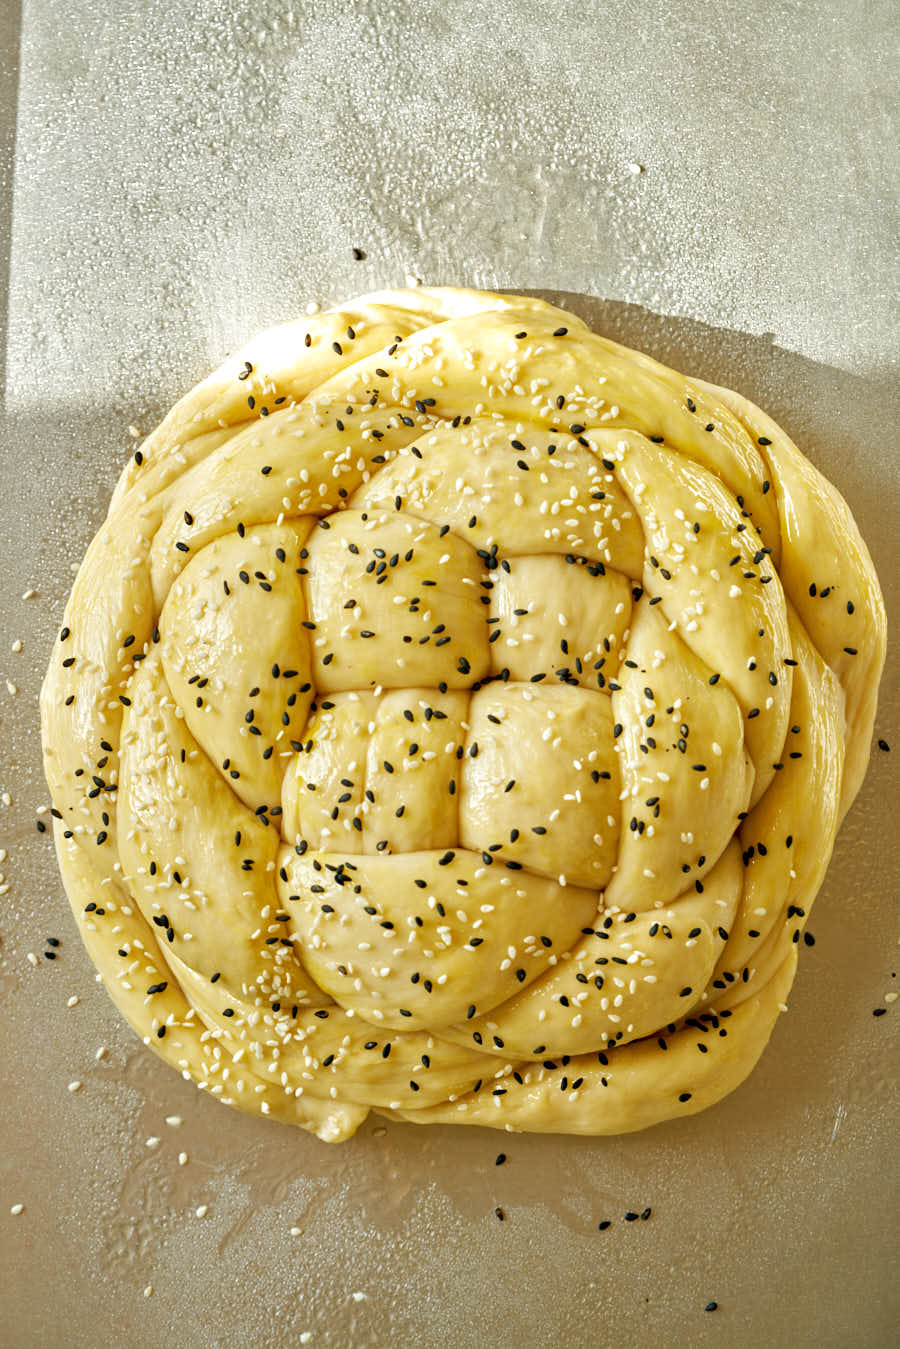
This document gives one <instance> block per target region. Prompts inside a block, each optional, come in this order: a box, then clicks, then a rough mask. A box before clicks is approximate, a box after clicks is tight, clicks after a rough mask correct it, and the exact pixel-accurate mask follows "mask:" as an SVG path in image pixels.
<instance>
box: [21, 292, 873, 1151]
mask: <svg viewBox="0 0 900 1349" xmlns="http://www.w3.org/2000/svg"><path fill="white" fill-rule="evenodd" d="M884 645H885V618H884V609H883V605H882V600H881V594H880V591H879V587H878V582H877V579H876V576H875V573H874V571H873V568H872V563H871V560H870V558H869V554H868V552H867V550H866V547H865V545H864V543H863V542H862V540H861V538H860V536H859V532H858V530H857V528H856V526H855V524H854V521H853V518H852V516H851V514H850V512H849V510H848V508H847V506H846V504H845V502H844V501H843V499H842V498H841V496H840V495H839V493H838V492H837V491H836V490H835V488H834V487H832V486H831V485H830V484H829V483H827V482H826V481H825V480H824V479H823V478H822V477H821V475H820V474H819V473H818V472H817V471H816V470H815V469H814V468H813V467H812V465H811V464H810V463H809V462H808V461H807V460H806V459H805V458H804V457H803V456H802V455H801V454H800V452H799V451H798V450H797V448H796V447H795V446H794V445H793V444H792V443H791V441H790V440H789V439H788V438H787V436H786V435H785V434H784V433H783V432H782V431H781V430H780V429H779V428H778V427H777V426H776V425H775V424H774V423H773V422H772V421H771V420H770V419H769V418H768V417H766V416H765V414H764V413H762V412H761V411H759V409H758V408H756V407H754V406H753V405H752V404H751V403H749V402H747V401H746V400H745V399H743V398H741V397H739V396H738V395H736V394H733V393H730V392H728V391H727V390H724V389H718V388H714V387H713V386H711V385H708V384H704V383H703V382H701V381H699V380H691V379H688V378H685V377H684V376H682V375H680V374H677V373H675V372H674V371H672V370H669V369H667V368H666V367H664V366H661V365H659V364H657V363H656V362H655V361H653V360H651V359H650V358H649V357H648V356H645V355H642V354H640V353H638V352H634V351H629V350H627V349H625V348H623V347H620V346H617V345H616V344H615V343H613V342H610V341H608V340H606V339H604V338H602V337H600V336H597V335H596V334H594V333H592V332H590V331H589V330H588V329H587V328H586V327H585V325H584V324H583V323H582V322H581V320H580V319H578V318H576V317H575V316H574V315H572V314H568V313H566V312H564V311H562V310H559V309H555V308H552V307H551V306H549V305H547V304H545V303H543V302H541V301H538V300H532V299H526V298H522V297H515V296H502V295H495V294H490V293H485V292H476V291H466V290H453V289H437V290H426V289H422V290H409V291H393V292H384V293H380V294H377V295H370V296H364V297H362V298H361V299H358V300H354V301H352V302H350V303H349V304H347V305H346V306H344V307H343V308H342V309H340V310H335V311H332V312H330V313H326V314H321V315H317V316H315V317H312V318H309V319H304V320H301V321H299V322H295V323H289V324H286V325H284V326H282V327H279V328H276V329H273V330H271V331H269V332H267V333H264V334H262V335H261V336H260V337H258V338H256V339H255V340H254V341H252V342H251V343H250V344H249V345H248V346H247V347H246V348H245V349H244V350H243V351H241V352H239V353H238V354H237V355H236V356H235V357H233V358H231V359H230V360H228V361H226V363H225V364H224V365H223V366H222V368H221V369H220V370H219V371H217V372H216V373H215V374H214V375H211V376H210V377H209V378H208V379H206V380H205V381H204V382H203V383H202V384H200V385H199V386H198V387H197V388H196V389H194V390H193V392H192V393H190V394H188V395H187V397H186V398H184V399H183V400H182V401H181V402H180V403H179V404H178V405H177V406H176V407H175V408H174V409H173V411H172V412H171V413H170V414H169V416H168V417H167V418H166V420H165V421H164V422H163V424H162V425H161V426H160V428H159V429H158V430H157V431H156V432H155V433H154V434H153V435H152V436H150V437H149V439H148V440H147V441H146V442H145V443H144V445H143V446H142V448H141V450H140V451H139V452H138V453H137V454H136V455H135V457H134V459H133V460H132V461H131V462H130V463H129V465H128V467H127V468H126V470H125V471H124V473H123V474H122V477H121V479H120V482H119V484H118V486H117V488H116V491H115V494H114V497H113V500H112V504H111V506H110V510H109V514H108V517H107V519H106V521H105V523H104V524H103V526H102V527H101V529H100V531H99V533H98V534H97V536H96V538H95V539H94V541H93V543H92V544H91V547H90V549H89V550H88V553H87V556H86V557H85V560H84V562H83V564H82V567H81V570H80V572H79V574H78V577H77V579H76V581H75V585H74V588H73V591H72V596H71V598H70V600H69V604H68V607H67V610H66V615H65V623H64V627H63V628H62V630H61V632H60V634H59V640H58V642H57V643H56V646H55V648H54V651H53V656H52V660H51V664H50V669H49V671H48V674H47V678H46V681H45V684H44V689H43V693H42V724H43V742H44V756H45V765H46V773H47V778H48V781H49V784H50V787H51V792H52V798H53V806H54V816H55V829H56V844H57V849H58V853H59V859H60V865H61V869H62V873H63V877H64V880H65V884H66V889H67V892H68V894H69V898H70V900H71V903H72V907H73V910H74V913H75V915H76V918H77V921H78V923H79V927H80V930H81V933H82V936H83V939H84V941H85V944H86V945H87V948H88V950H89V951H90V953H91V956H92V958H93V960H94V961H95V963H96V965H97V968H98V970H99V971H100V973H101V975H102V976H103V979H104V982H105V984H106V986H107V988H108V989H109V992H110V994H111V996H112V997H113V998H114V1000H115V1001H116V1003H117V1005H118V1006H119V1007H120V1009H121V1010H122V1012H123V1013H124V1015H125V1016H126V1017H127V1018H128V1020H129V1021H130V1023H131V1024H132V1026H133V1027H134V1028H135V1030H136V1031H137V1032H138V1034H140V1035H141V1036H142V1037H143V1039H144V1041H145V1043H146V1044H148V1045H150V1046H151V1047H152V1048H154V1049H155V1050H156V1051H157V1052H158V1053H159V1054H161V1055H162V1056H163V1057H165V1058H166V1059H167V1060H168V1061H169V1062H170V1063H172V1064H173V1065H174V1066H175V1067H177V1068H179V1069H180V1070H181V1071H182V1073H183V1074H184V1075H185V1076H186V1077H190V1078H192V1079H193V1080H194V1081H195V1082H196V1083H197V1085H198V1086H199V1087H201V1088H202V1089H204V1090H206V1091H208V1092H210V1093H212V1094H213V1095H215V1096H217V1097H218V1098H219V1099H220V1100H222V1101H224V1102H226V1103H227V1104H229V1105H234V1106H237V1107H239V1108H241V1109H243V1110H248V1111H255V1112H258V1113H262V1114H265V1115H271V1116H273V1117H275V1118H278V1119H281V1120H284V1121H287V1122H290V1123H293V1124H297V1125H299V1126H301V1127H303V1128H306V1129H310V1130H312V1131H313V1132H315V1133H316V1134H318V1135H319V1137H321V1138H323V1139H327V1140H339V1139H343V1138H347V1137H348V1136H349V1135H351V1134H352V1133H353V1132H354V1131H355V1130H356V1129H357V1128H358V1126H359V1125H360V1123H361V1122H362V1121H363V1120H364V1119H365V1117H366V1115H367V1114H368V1112H369V1110H370V1109H375V1110H377V1111H379V1112H382V1113H386V1114H390V1115H393V1116H395V1117H401V1118H403V1119H407V1120H412V1121H415V1122H417V1123H428V1122H446V1123H459V1124H483V1125H489V1126H492V1127H494V1128H509V1129H526V1130H536V1131H547V1132H570V1133H585V1134H608V1133H616V1132H621V1131H626V1130H630V1129H639V1128H643V1127H645V1126H647V1125H650V1124H654V1123H657V1122H659V1121H661V1120H665V1119H668V1118H670V1117H678V1116H680V1115H685V1114H691V1113H693V1112H695V1111H698V1110H700V1109H702V1108H704V1107H705V1106H707V1105H709V1104H711V1103H712V1102H714V1101H716V1100H718V1099H719V1098H720V1097H722V1096H723V1095H725V1094H726V1093H727V1092H729V1091H731V1090H732V1089H733V1088H734V1087H735V1086H736V1085H737V1084H738V1083H739V1082H741V1081H742V1079H743V1078H744V1077H745V1076H746V1075H747V1073H748V1072H749V1071H750V1070H751V1068H752V1067H753V1065H754V1063H755V1062H756V1060H757V1059H758V1057H759V1055H760V1054H761V1052H762V1050H763V1048H764V1046H765V1044H766V1042H767V1040H768V1038H769V1035H770V1033H771V1030H772V1027H773V1025H774V1022H775V1020H776V1018H777V1016H778V1012H779V1011H780V1010H782V1009H783V1007H784V1004H785V1000H786V997H787V994H788V990H789V989H790V986H791V982H792V980H793V977H794V972H795V969H796V964H797V952H798V943H799V941H800V935H801V933H802V930H803V927H804V924H805V922H806V920H807V917H808V915H809V911H810V907H811V905H812V902H813V899H814V897H815V894H816V891H817V890H818V888H819V885H820V883H821V881H822V877H823V875H824V871H825V868H826V866H827V863H828V859H829V856H830V854H831V850H832V846H833V843H834V839H835V834H836V831H837V828H838V825H839V823H840V820H841V818H842V816H843V814H844V812H845V811H846V809H847V807H848V806H849V804H850V802H851V801H852V799H853V797H854V795H855V793H856V791H857V789H858V787H859V784H860V782H861V780H862V776H863V773H864V771H865V765H866V761H867V756H868V749H869V740H870V736H871V731H872V724H873V718H874V712H875V700H876V696H877V688H878V680H879V676H880V672H881V667H882V663H883V659H884Z"/></svg>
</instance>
